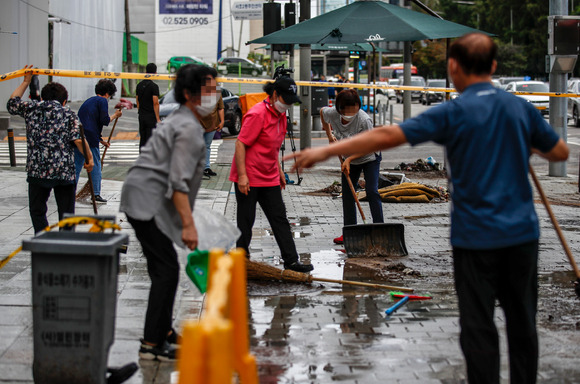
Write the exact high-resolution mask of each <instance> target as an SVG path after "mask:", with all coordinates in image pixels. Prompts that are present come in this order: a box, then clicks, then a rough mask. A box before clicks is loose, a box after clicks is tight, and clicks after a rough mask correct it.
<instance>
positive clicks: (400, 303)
mask: <svg viewBox="0 0 580 384" xmlns="http://www.w3.org/2000/svg"><path fill="white" fill-rule="evenodd" d="M407 301H409V296H405V297H403V298H402V299H401V300H399V301H397V302H396V303H395V304H394V305H393V306H391V307H390V308H388V309H387V310H386V311H385V313H386V314H387V316H391V315H392V314H393V313H394V312H395V311H396V310H397V309H399V307H401V306H403V305H404V304H405V303H406V302H407Z"/></svg>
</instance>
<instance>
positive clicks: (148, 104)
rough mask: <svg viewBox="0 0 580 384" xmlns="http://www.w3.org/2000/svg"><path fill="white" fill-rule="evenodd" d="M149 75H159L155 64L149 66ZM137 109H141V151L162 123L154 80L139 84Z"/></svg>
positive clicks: (157, 90) (147, 68) (156, 86)
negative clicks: (158, 124)
mask: <svg viewBox="0 0 580 384" xmlns="http://www.w3.org/2000/svg"><path fill="white" fill-rule="evenodd" d="M145 72H147V73H157V66H156V65H155V64H154V63H149V64H147V67H145ZM136 93H137V101H136V102H137V108H138V109H139V137H140V138H139V151H141V147H143V146H144V145H145V144H146V143H147V140H149V138H150V137H151V134H152V132H153V129H155V126H157V123H158V122H160V121H161V119H160V118H159V86H158V85H157V84H155V83H154V82H153V81H152V80H143V81H141V82H140V83H139V84H137V91H136Z"/></svg>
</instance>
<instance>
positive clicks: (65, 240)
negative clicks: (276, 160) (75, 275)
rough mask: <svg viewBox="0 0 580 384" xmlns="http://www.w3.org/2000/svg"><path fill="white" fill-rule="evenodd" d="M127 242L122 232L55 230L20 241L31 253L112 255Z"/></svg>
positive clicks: (127, 237) (127, 238)
mask: <svg viewBox="0 0 580 384" xmlns="http://www.w3.org/2000/svg"><path fill="white" fill-rule="evenodd" d="M128 243H129V236H128V235H127V234H124V233H102V232H99V233H94V232H70V231H55V232H43V233H41V234H39V235H37V236H35V237H33V238H32V239H30V240H24V241H23V242H22V249H24V250H27V251H31V252H33V253H52V254H76V255H83V254H84V255H96V256H113V255H116V254H117V253H118V252H119V249H121V247H122V246H123V245H126V244H128Z"/></svg>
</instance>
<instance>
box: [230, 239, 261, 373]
mask: <svg viewBox="0 0 580 384" xmlns="http://www.w3.org/2000/svg"><path fill="white" fill-rule="evenodd" d="M230 256H231V257H232V259H233V261H234V266H233V270H232V284H231V285H230V292H229V297H230V303H229V307H230V316H231V319H232V322H233V324H234V367H235V369H236V371H237V372H238V373H239V374H240V379H241V382H242V383H244V384H257V383H258V369H257V366H256V358H255V357H254V356H253V355H251V354H250V335H249V331H248V294H247V281H246V252H245V251H244V250H243V249H241V248H237V249H235V250H233V251H231V252H230Z"/></svg>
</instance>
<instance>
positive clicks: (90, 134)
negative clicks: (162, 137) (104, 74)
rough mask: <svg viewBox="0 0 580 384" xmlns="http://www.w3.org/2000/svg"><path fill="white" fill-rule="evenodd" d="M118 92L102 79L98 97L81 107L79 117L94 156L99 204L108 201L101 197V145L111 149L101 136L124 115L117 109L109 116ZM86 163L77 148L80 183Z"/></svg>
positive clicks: (77, 175)
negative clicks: (111, 104) (110, 124)
mask: <svg viewBox="0 0 580 384" xmlns="http://www.w3.org/2000/svg"><path fill="white" fill-rule="evenodd" d="M115 92H117V87H116V86H115V83H113V82H112V81H111V80H107V79H101V80H99V82H98V83H97V85H95V93H96V94H97V95H96V96H93V97H91V98H89V99H87V100H86V101H85V102H84V103H83V105H81V107H80V109H79V112H78V116H79V120H80V121H81V124H82V125H83V128H84V130H85V138H86V139H87V142H88V143H89V147H90V148H91V152H92V154H93V160H94V163H95V166H94V167H93V170H92V172H91V179H92V180H93V190H94V192H95V201H96V202H97V203H106V202H107V200H105V199H103V198H102V197H101V179H102V172H101V171H102V170H101V155H100V151H99V143H100V144H103V145H104V146H105V147H109V143H107V142H106V141H105V140H103V137H102V136H101V134H102V132H103V126H105V125H109V122H111V120H114V119H116V118H118V117H121V115H123V113H122V112H121V110H120V109H117V110H116V111H115V113H114V114H113V115H111V116H109V105H108V102H107V101H108V100H109V99H110V98H112V97H113V96H114V95H115ZM84 162H85V157H84V156H83V154H82V153H81V152H80V151H79V150H78V149H77V148H75V166H76V181H77V183H78V181H79V176H80V174H81V170H82V169H83V164H84Z"/></svg>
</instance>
